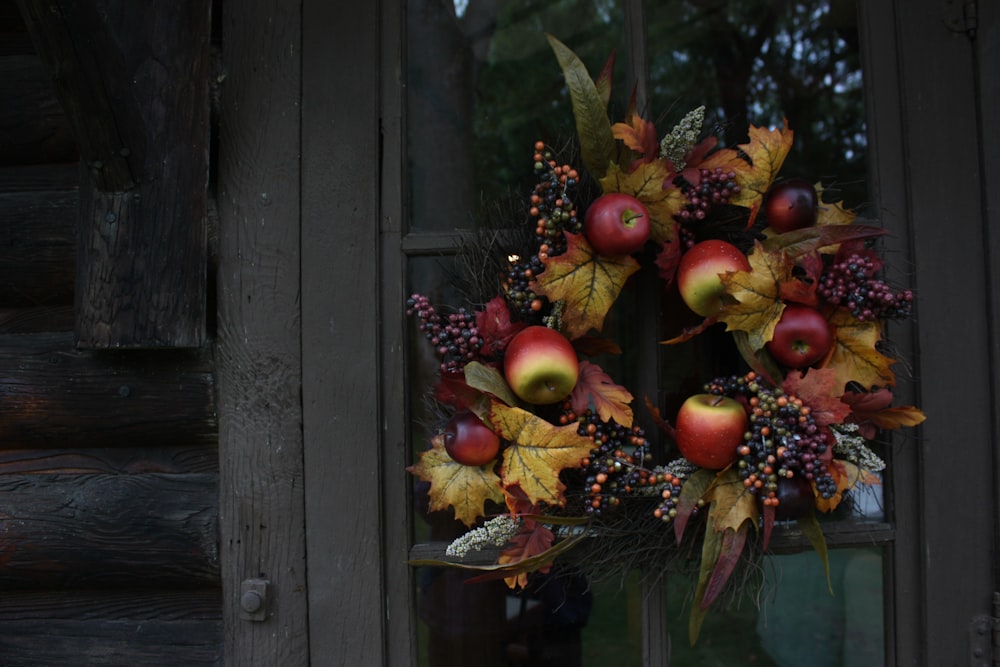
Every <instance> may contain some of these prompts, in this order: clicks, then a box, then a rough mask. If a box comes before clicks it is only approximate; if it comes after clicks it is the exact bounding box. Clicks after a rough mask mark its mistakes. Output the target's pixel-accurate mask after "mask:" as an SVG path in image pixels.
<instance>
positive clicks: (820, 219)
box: [816, 183, 858, 227]
mask: <svg viewBox="0 0 1000 667" xmlns="http://www.w3.org/2000/svg"><path fill="white" fill-rule="evenodd" d="M822 195H823V186H821V185H820V184H818V183H817V184H816V196H817V197H822ZM857 217H858V214H857V213H855V212H854V211H852V210H850V209H847V208H844V202H843V201H837V202H824V201H823V200H822V198H821V199H820V203H819V207H818V208H817V210H816V226H817V227H821V226H823V225H852V224H854V220H855V219H856V218H857Z"/></svg>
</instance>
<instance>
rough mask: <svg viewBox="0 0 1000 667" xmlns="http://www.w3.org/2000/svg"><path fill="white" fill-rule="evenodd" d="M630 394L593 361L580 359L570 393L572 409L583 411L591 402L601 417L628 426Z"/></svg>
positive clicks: (630, 413) (577, 412)
mask: <svg viewBox="0 0 1000 667" xmlns="http://www.w3.org/2000/svg"><path fill="white" fill-rule="evenodd" d="M633 398H634V397H633V396H632V394H630V393H629V391H628V389H626V388H625V387H623V386H621V385H620V384H615V382H614V381H613V380H612V379H611V376H610V375H608V374H607V373H605V372H604V370H603V369H602V368H601V367H600V366H598V365H597V364H592V363H590V362H589V361H581V362H580V375H579V378H578V379H577V381H576V386H575V387H574V388H573V393H572V394H571V395H570V400H571V402H572V405H573V411H574V412H576V414H578V415H579V414H583V413H584V411H586V410H587V408H589V407H591V405H593V407H594V409H595V410H596V411H597V415H598V416H599V417H600V418H601V421H604V422H606V421H609V420H611V419H614V420H615V421H616V422H618V423H619V424H621V425H622V426H626V427H629V426H632V408H631V407H629V403H631V402H632V399H633Z"/></svg>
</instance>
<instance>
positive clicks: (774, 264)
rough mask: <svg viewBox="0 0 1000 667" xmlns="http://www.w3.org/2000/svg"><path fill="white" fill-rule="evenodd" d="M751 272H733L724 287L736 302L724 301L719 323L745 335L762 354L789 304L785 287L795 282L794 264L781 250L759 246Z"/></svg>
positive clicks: (724, 280)
mask: <svg viewBox="0 0 1000 667" xmlns="http://www.w3.org/2000/svg"><path fill="white" fill-rule="evenodd" d="M747 260H748V261H749V262H750V270H749V271H729V272H727V273H725V274H723V275H722V284H723V285H724V286H725V288H726V294H728V295H729V296H730V297H732V299H733V300H732V301H728V302H726V301H724V304H723V308H722V310H721V311H719V314H718V316H717V319H718V320H719V321H720V322H725V323H726V331H745V332H746V333H747V335H748V338H749V343H750V346H751V348H752V349H754V350H760V349H761V348H763V347H764V344H765V343H767V342H768V341H769V340H771V338H773V337H774V326H775V325H776V324H777V323H778V320H779V319H781V313H782V312H783V311H784V310H785V304H784V303H782V301H781V284H782V283H784V282H788V281H790V280H791V279H792V270H793V269H794V268H795V265H794V263H793V262H791V261H789V259H788V257H787V256H786V255H785V253H784V252H782V251H780V250H767V249H765V248H764V247H763V246H762V245H761V244H760V243H759V242H756V243H755V246H754V251H753V252H752V253H750V255H748V256H747Z"/></svg>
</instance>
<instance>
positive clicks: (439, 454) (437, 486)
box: [407, 435, 504, 526]
mask: <svg viewBox="0 0 1000 667" xmlns="http://www.w3.org/2000/svg"><path fill="white" fill-rule="evenodd" d="M493 465H494V462H493V461H491V462H490V463H488V464H486V465H484V466H467V465H462V464H461V463H457V462H455V461H454V460H452V458H451V457H450V456H448V452H447V451H446V450H445V448H444V438H443V436H441V435H437V436H435V437H434V438H432V439H431V448H430V449H428V450H426V451H424V452H422V453H421V454H420V461H419V462H417V463H416V464H414V465H412V466H409V467H408V468H407V470H408V471H409V472H411V473H412V474H414V475H416V476H417V477H419V478H420V479H422V480H423V481H425V482H430V485H431V487H430V489H429V490H428V492H427V496H428V498H429V499H430V505H429V507H428V509H429V510H430V511H432V512H437V511H441V510H447V509H448V508H449V507H452V508H454V510H455V518H456V519H457V520H459V521H461V522H462V523H464V524H465V525H466V526H472V525H473V524H474V523H475V522H476V520H477V519H479V517H481V516H483V506H484V505H485V504H486V502H487V501H492V502H495V503H501V504H502V503H503V502H504V494H503V487H502V486H501V484H500V476H499V475H497V474H496V473H495V472H494V471H493Z"/></svg>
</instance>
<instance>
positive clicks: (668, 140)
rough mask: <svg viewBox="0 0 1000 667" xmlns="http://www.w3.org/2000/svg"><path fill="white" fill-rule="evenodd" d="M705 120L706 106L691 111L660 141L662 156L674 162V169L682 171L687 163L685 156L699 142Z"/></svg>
mask: <svg viewBox="0 0 1000 667" xmlns="http://www.w3.org/2000/svg"><path fill="white" fill-rule="evenodd" d="M704 122H705V107H704V106H700V107H698V108H697V109H694V110H692V111H689V112H688V113H687V115H686V116H684V118H682V119H681V122H679V123H677V125H675V126H674V129H672V130H670V133H669V134H668V135H667V136H665V137H663V140H662V141H660V157H665V158H667V159H668V160H670V162H672V163H673V165H674V169H675V170H676V171H680V170H681V169H683V168H684V167H685V166H687V164H686V163H685V162H684V156H685V155H687V153H688V151H690V150H691V147H692V146H694V145H695V144H696V143H697V142H698V136H699V135H700V134H701V126H702V124H703V123H704Z"/></svg>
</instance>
